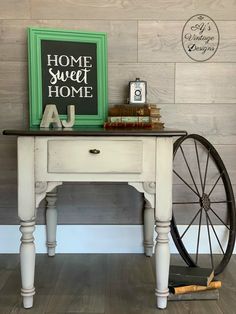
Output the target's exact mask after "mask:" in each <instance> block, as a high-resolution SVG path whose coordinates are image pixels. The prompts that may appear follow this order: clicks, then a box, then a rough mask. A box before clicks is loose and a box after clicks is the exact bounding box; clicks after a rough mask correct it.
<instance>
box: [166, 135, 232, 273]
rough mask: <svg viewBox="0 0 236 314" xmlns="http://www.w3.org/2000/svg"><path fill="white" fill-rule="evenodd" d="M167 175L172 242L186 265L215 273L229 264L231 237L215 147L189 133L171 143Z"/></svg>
mask: <svg viewBox="0 0 236 314" xmlns="http://www.w3.org/2000/svg"><path fill="white" fill-rule="evenodd" d="M173 171H174V177H173V180H174V182H173V218H172V222H171V234H172V238H173V240H174V243H175V245H176V247H177V249H178V251H179V253H180V255H181V256H182V257H183V259H184V261H185V262H186V263H187V264H188V265H189V266H201V267H212V268H213V269H214V270H215V274H216V275H217V274H219V273H221V272H222V271H223V270H224V268H225V267H226V265H227V264H228V262H229V260H230V257H231V255H232V252H233V248H234V243H235V233H236V218H235V200H234V194H233V190H232V186H231V182H230V179H229V175H228V173H227V170H226V168H225V166H224V163H223V161H222V159H221V158H220V156H219V154H218V152H217V151H216V149H215V148H214V147H213V146H212V145H211V144H210V143H209V142H208V141H207V140H206V139H205V138H203V137H202V136H200V135H196V134H191V135H187V136H184V137H182V138H180V139H178V140H177V141H176V142H175V143H174V165H173ZM193 238H194V241H192V239H193ZM200 252H201V253H202V252H204V253H205V254H204V255H202V254H201V255H200Z"/></svg>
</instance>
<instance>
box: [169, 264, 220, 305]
mask: <svg viewBox="0 0 236 314" xmlns="http://www.w3.org/2000/svg"><path fill="white" fill-rule="evenodd" d="M213 279H214V270H212V269H210V268H201V267H187V266H175V265H173V266H172V265H171V266H170V273H169V291H170V294H169V296H168V300H170V301H183V300H218V299H219V288H221V281H214V280H213Z"/></svg>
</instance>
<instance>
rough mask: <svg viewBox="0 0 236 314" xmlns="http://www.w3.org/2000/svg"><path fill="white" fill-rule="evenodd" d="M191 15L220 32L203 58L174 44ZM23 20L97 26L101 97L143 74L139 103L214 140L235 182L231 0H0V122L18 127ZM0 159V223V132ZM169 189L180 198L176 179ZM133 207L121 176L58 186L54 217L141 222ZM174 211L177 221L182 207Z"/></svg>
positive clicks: (24, 100) (8, 151)
mask: <svg viewBox="0 0 236 314" xmlns="http://www.w3.org/2000/svg"><path fill="white" fill-rule="evenodd" d="M199 13H203V14H206V15H209V16H210V17H211V18H213V19H214V20H215V21H216V23H217V25H218V28H219V31H220V45H219V48H218V51H217V53H216V54H215V55H214V57H213V58H211V59H210V60H208V61H207V62H203V63H197V62H194V61H193V60H191V59H190V58H188V57H187V56H186V54H185V53H184V51H183V48H182V44H181V31H182V27H183V25H184V23H185V22H186V21H187V20H188V19H189V18H190V17H191V16H193V15H195V14H199ZM29 26H35V27H51V28H62V29H76V30H87V31H103V32H107V34H108V62H109V67H108V68H109V77H108V82H109V89H108V94H109V103H110V104H112V103H122V102H124V101H126V97H127V91H128V88H127V86H128V82H129V81H130V80H133V79H135V78H136V77H140V78H141V79H144V80H147V83H148V101H149V102H153V103H158V104H159V106H160V107H161V109H162V110H161V114H162V119H163V121H164V122H165V125H166V127H172V128H179V129H186V130H187V131H188V132H189V133H192V132H193V133H197V134H202V135H203V136H206V137H207V139H209V140H210V141H212V143H213V144H216V148H217V149H218V151H219V153H220V154H221V156H222V158H223V160H224V162H225V164H226V166H227V169H228V170H229V173H230V176H231V178H232V182H233V183H234V184H236V166H235V165H236V164H235V155H236V149H235V147H236V122H235V121H236V84H235V82H236V66H235V61H236V35H235V34H236V2H235V1H234V0H199V1H192V0H182V1H176V0H170V1H166V0H147V1H141V0H137V1H134V0H130V1H120V0H114V1H111V0H101V1H94V0H87V1H86V0H83V1H77V0H70V1H69V0H64V1H62V0H47V1H46V0H21V1H19V0H18V1H17V0H9V1H5V0H0V41H1V44H0V130H2V129H5V128H18V127H23V126H26V125H28V78H27V32H26V30H27V27H29ZM0 164H1V171H0V224H15V223H18V218H17V208H16V202H17V199H16V197H17V185H16V184H17V179H16V175H17V169H16V139H15V138H13V137H4V136H0ZM181 167H182V169H184V163H183V162H182V163H181ZM174 183H176V179H175V180H174ZM175 187H177V190H178V193H179V197H180V198H181V197H182V196H185V192H184V190H183V186H182V185H181V184H179V185H176V184H175ZM234 190H236V185H234ZM88 195H89V196H90V197H88ZM97 198H98V199H99V202H98V203H97ZM40 206H41V209H40V210H39V212H38V220H37V222H38V223H44V222H45V218H44V209H43V206H44V203H43V202H42V203H41V205H40ZM142 207H143V202H142V195H140V194H139V193H138V192H137V191H135V190H134V189H132V188H131V187H129V186H127V185H126V184H110V185H106V184H79V185H78V186H77V185H76V184H75V185H74V184H70V183H68V184H64V185H63V186H62V187H60V188H59V199H58V208H59V223H62V224H63V223H68V224H71V223H84V224H87V223H95V224H97V223H98V224H99V223H101V224H103V223H107V224H112V223H114V224H123V223H127V224H136V223H137V224H141V223H142ZM181 217H182V219H183V223H184V222H185V220H186V217H187V216H186V213H185V211H182V212H181V213H180V219H181Z"/></svg>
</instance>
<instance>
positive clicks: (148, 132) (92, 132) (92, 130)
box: [3, 127, 187, 137]
mask: <svg viewBox="0 0 236 314" xmlns="http://www.w3.org/2000/svg"><path fill="white" fill-rule="evenodd" d="M3 134H4V135H16V136H159V137H168V136H184V135H186V134H187V132H186V131H185V130H175V129H166V128H164V129H162V130H158V129H141V128H135V129H129V128H127V129H119V128H113V129H104V128H103V127H77V128H73V129H56V128H55V129H52V128H50V129H46V128H41V129H40V128H31V129H30V128H28V129H16V130H4V131H3Z"/></svg>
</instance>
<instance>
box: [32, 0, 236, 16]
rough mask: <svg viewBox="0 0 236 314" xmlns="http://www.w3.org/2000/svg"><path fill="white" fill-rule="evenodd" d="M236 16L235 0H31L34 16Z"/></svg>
mask: <svg viewBox="0 0 236 314" xmlns="http://www.w3.org/2000/svg"><path fill="white" fill-rule="evenodd" d="M203 12H204V13H205V14H208V15H210V16H211V15H212V14H214V16H213V17H214V19H221V20H223V19H232V20H233V19H235V13H236V3H235V1H234V0H199V1H193V0H184V1H179V0H178V1H176V0H170V1H166V0H145V1H143V0H129V1H120V0H113V1H111V0H100V1H94V0H83V1H78V0H31V13H32V18H33V19H108V20H109V19H119V20H124V19H134V20H137V19H138V20H143V19H159V20H182V19H184V20H185V19H188V18H190V17H191V16H192V15H194V14H197V13H203Z"/></svg>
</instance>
